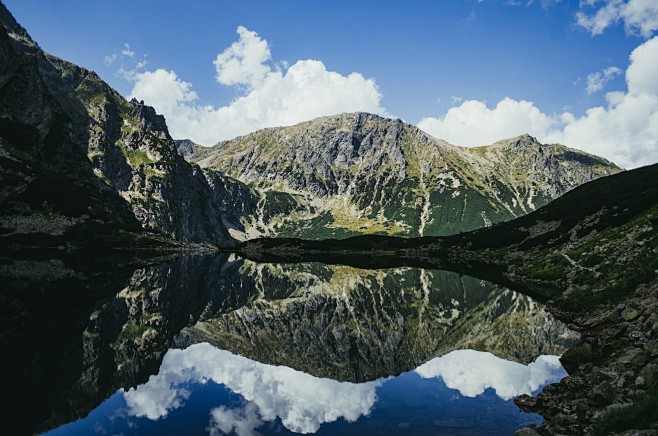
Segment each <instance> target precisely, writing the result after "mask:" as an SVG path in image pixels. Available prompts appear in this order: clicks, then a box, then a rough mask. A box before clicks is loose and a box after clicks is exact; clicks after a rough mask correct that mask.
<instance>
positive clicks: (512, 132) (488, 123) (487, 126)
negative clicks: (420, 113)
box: [418, 97, 557, 147]
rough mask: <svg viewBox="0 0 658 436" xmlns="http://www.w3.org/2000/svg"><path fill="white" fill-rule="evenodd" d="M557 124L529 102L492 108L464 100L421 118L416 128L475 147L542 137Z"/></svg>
mask: <svg viewBox="0 0 658 436" xmlns="http://www.w3.org/2000/svg"><path fill="white" fill-rule="evenodd" d="M556 123H557V121H556V120H555V119H554V118H553V117H551V116H548V115H546V114H544V113H542V112H541V111H540V110H539V109H538V108H537V107H536V106H535V105H534V104H533V103H532V102H530V101H526V100H520V101H517V100H513V99H511V98H507V97H505V98H504V99H502V100H501V101H500V102H498V104H497V105H496V106H495V107H494V108H492V109H490V108H488V107H487V105H486V104H485V103H484V102H481V101H478V100H466V101H464V102H463V103H462V104H461V105H459V106H457V107H453V108H450V109H449V110H448V112H447V113H446V114H445V115H444V116H443V117H440V118H434V117H426V118H423V119H421V120H420V121H419V122H418V127H419V128H421V129H422V130H425V131H426V132H428V133H430V134H432V135H434V136H436V137H438V138H441V139H445V140H446V141H448V142H451V143H453V144H456V145H461V146H466V147H476V146H480V145H485V144H490V143H492V142H495V141H498V140H500V139H503V138H510V137H513V136H518V135H521V134H523V133H529V134H531V135H533V136H543V135H545V134H546V132H549V131H550V130H551V128H552V127H554V126H555V125H556Z"/></svg>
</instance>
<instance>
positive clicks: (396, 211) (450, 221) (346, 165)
mask: <svg viewBox="0 0 658 436" xmlns="http://www.w3.org/2000/svg"><path fill="white" fill-rule="evenodd" d="M180 145H181V148H184V149H185V152H186V155H187V156H188V159H190V160H191V161H193V162H197V163H199V164H200V165H201V166H202V167H203V168H204V169H217V170H222V171H224V172H225V174H226V175H228V176H230V177H234V178H237V179H238V180H240V181H242V182H244V183H247V184H249V185H250V186H251V187H253V188H256V189H257V190H258V191H259V194H258V198H257V207H256V210H255V211H254V215H253V216H252V217H245V218H243V220H242V223H243V224H244V225H245V226H246V229H247V232H246V235H243V237H244V236H246V237H253V236H292V237H301V238H310V239H320V238H322V237H343V236H351V235H356V234H361V233H384V234H391V235H399V236H423V235H435V236H437V235H448V234H454V233H459V232H461V231H466V230H472V229H476V228H480V227H484V226H488V225H490V224H491V223H496V222H500V221H505V220H509V219H511V218H514V217H517V216H521V215H524V214H526V213H528V212H531V211H533V210H534V209H535V208H537V207H539V206H542V205H544V204H546V203H547V202H549V201H551V200H553V199H555V198H557V197H558V196H560V195H561V194H563V193H565V192H566V191H568V190H570V189H572V188H574V187H576V186H578V185H580V184H582V183H584V182H587V181H589V180H591V179H593V178H596V177H599V176H603V175H608V174H612V173H615V172H618V171H619V168H617V167H616V166H615V165H613V164H612V163H610V162H608V161H606V160H604V159H601V158H598V157H595V156H592V155H589V154H586V153H583V152H580V151H577V150H572V149H569V148H566V147H564V146H561V145H555V144H553V145H542V144H540V143H538V142H537V140H536V139H534V138H532V137H530V136H528V135H523V136H520V137H518V138H513V139H510V140H505V141H500V142H498V143H495V144H493V145H491V146H487V147H479V148H473V149H469V148H462V147H456V146H453V145H451V144H448V143H446V142H445V141H441V140H438V139H435V138H433V137H431V136H429V135H427V134H426V133H424V132H422V131H421V130H419V129H417V128H416V127H414V126H411V125H408V124H405V123H403V122H402V121H401V120H391V119H386V118H381V117H379V116H377V115H372V114H367V113H351V114H341V115H336V116H330V117H323V118H318V119H315V120H312V121H309V122H305V123H301V124H298V125H295V126H292V127H281V128H270V129H264V130H261V131H258V132H255V133H253V134H249V135H246V136H242V137H239V138H236V139H233V140H230V141H224V142H221V143H219V144H217V145H216V146H214V147H213V148H211V149H203V148H199V147H196V146H194V145H193V144H189V143H187V142H184V143H183V142H181V144H180Z"/></svg>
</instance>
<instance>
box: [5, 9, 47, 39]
mask: <svg viewBox="0 0 658 436" xmlns="http://www.w3.org/2000/svg"><path fill="white" fill-rule="evenodd" d="M0 23H2V27H3V28H4V29H5V30H6V32H7V33H8V34H9V36H11V37H12V38H14V39H16V40H18V41H21V42H22V43H23V44H26V45H28V46H31V47H38V45H37V43H36V42H34V40H33V39H32V38H30V35H29V34H28V33H27V30H25V28H23V26H21V25H20V24H18V22H17V21H16V19H15V18H14V16H13V15H12V14H11V12H9V10H8V9H7V8H6V7H5V5H4V4H2V2H0Z"/></svg>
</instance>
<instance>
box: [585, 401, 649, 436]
mask: <svg viewBox="0 0 658 436" xmlns="http://www.w3.org/2000/svg"><path fill="white" fill-rule="evenodd" d="M657 421H658V391H656V390H653V391H650V392H648V393H646V394H645V395H644V396H643V397H641V398H640V399H638V400H637V401H635V402H633V403H632V404H629V405H627V406H622V407H620V408H618V409H613V410H611V411H609V412H608V413H606V414H605V415H604V416H603V417H602V418H601V420H600V421H599V422H598V423H597V424H596V426H595V427H594V434H596V435H607V434H611V433H617V432H622V431H625V430H631V429H633V430H642V429H648V428H650V427H651V425H652V424H654V423H656V422H657Z"/></svg>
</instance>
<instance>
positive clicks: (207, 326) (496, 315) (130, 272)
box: [0, 253, 578, 435]
mask: <svg viewBox="0 0 658 436" xmlns="http://www.w3.org/2000/svg"><path fill="white" fill-rule="evenodd" d="M130 265H131V263H130V262H126V260H125V259H121V258H120V257H116V258H113V259H98V258H94V257H93V256H68V257H61V256H60V257H56V258H53V257H48V256H46V255H39V256H35V255H25V256H22V257H20V258H19V259H17V258H9V257H3V258H2V259H1V261H0V285H1V286H2V288H3V292H2V293H0V295H2V299H3V300H4V301H2V306H1V307H2V308H3V309H2V310H3V313H2V318H1V322H2V324H1V336H0V341H1V343H2V346H3V349H4V350H5V353H3V354H4V356H5V358H4V359H2V366H3V367H2V371H3V373H4V374H5V376H6V379H7V382H6V385H5V387H4V388H5V398H10V399H12V401H10V403H11V404H10V405H9V407H8V408H5V409H6V410H5V412H6V413H7V414H8V415H7V416H10V417H11V419H12V422H15V423H17V424H18V427H17V428H16V434H34V433H45V434H49V435H88V434H124V435H129V434H140V435H142V434H153V435H164V434H186V435H193V434H237V435H250V434H298V433H302V434H313V433H317V434H331V435H334V434H359V435H360V434H368V435H370V434H373V435H378V434H381V435H387V434H510V435H511V434H514V432H515V431H516V430H518V429H519V428H522V427H525V426H528V425H530V424H533V423H534V424H540V423H541V422H542V418H541V416H540V415H537V414H529V413H524V412H522V411H521V410H520V409H519V408H518V407H517V406H516V405H515V404H514V402H513V401H512V400H513V399H514V398H515V397H516V396H518V395H521V394H535V393H537V392H539V391H540V390H541V389H542V388H543V387H544V386H545V385H547V384H549V383H555V382H557V381H559V380H560V379H561V378H562V377H564V376H565V375H566V372H565V371H564V369H563V368H562V366H561V365H560V362H559V355H560V354H562V353H563V352H564V351H565V350H566V348H568V347H569V346H570V345H571V344H573V343H574V342H575V341H576V340H577V338H578V335H577V334H576V333H575V332H572V331H570V330H569V329H568V328H567V327H566V326H565V325H564V324H562V323H561V322H559V321H558V320H556V319H554V318H553V317H552V315H551V314H550V313H548V312H547V311H546V310H545V308H544V306H543V304H542V303H541V302H538V301H535V300H533V299H532V298H531V297H530V296H528V295H525V294H524V293H523V290H510V289H508V288H505V287H503V286H501V285H499V284H495V283H493V282H490V281H486V280H483V279H481V278H476V277H472V276H469V275H465V274H462V273H460V272H454V271H443V270H436V269H423V268H417V267H408V266H399V267H391V268H380V269H368V268H361V267H358V266H353V265H352V266H348V265H340V264H328V263H322V262H306V263H304V262H297V263H285V262H282V263H259V262H256V261H252V260H249V259H244V258H241V257H239V256H238V255H236V254H233V253H217V254H209V255H187V256H178V257H162V258H158V259H155V260H150V261H148V262H144V263H142V264H140V265H139V267H135V266H130ZM132 265H134V263H133V264H132Z"/></svg>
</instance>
